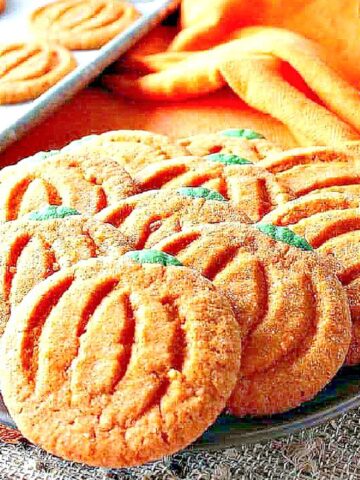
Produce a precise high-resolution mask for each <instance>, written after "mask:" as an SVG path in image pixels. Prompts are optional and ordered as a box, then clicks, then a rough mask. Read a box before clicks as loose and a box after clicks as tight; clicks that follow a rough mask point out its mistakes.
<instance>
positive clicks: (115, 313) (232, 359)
mask: <svg viewBox="0 0 360 480" xmlns="http://www.w3.org/2000/svg"><path fill="white" fill-rule="evenodd" d="M154 257H155V258H154ZM174 260H175V259H174ZM154 261H159V262H160V263H161V265H154V264H148V263H146V262H150V263H153V262H154ZM138 262H140V263H138ZM144 262H145V263H144ZM178 263H179V262H176V261H171V260H169V258H163V256H162V254H161V252H155V254H154V252H151V251H150V252H149V251H147V252H145V254H143V255H139V252H135V254H134V253H133V254H132V256H131V257H128V258H124V257H123V259H120V260H118V261H114V260H113V259H110V258H108V259H107V258H103V259H95V260H87V261H84V262H80V263H78V264H77V265H76V266H75V267H72V268H69V269H65V270H63V271H61V272H58V273H57V274H55V275H53V276H52V277H50V278H49V279H47V280H45V281H44V282H42V283H41V284H39V285H37V286H36V287H35V288H34V289H33V290H32V291H31V292H30V293H29V294H28V295H27V296H26V297H25V299H24V300H23V302H22V303H21V304H20V305H19V306H18V307H17V309H16V311H15V313H14V315H13V316H12V317H11V319H10V321H9V323H8V326H7V329H6V331H5V334H4V336H3V339H2V351H1V354H2V356H1V367H0V368H1V382H2V394H3V397H4V401H5V403H6V405H7V407H8V409H9V411H10V414H11V416H12V418H13V419H14V421H15V422H16V424H17V426H18V427H19V429H20V431H21V432H22V434H23V435H24V436H25V437H27V438H28V439H29V440H31V441H32V442H34V443H36V444H39V445H40V446H41V447H43V448H44V449H45V450H47V451H49V452H52V453H54V454H55V455H58V456H60V457H64V458H67V459H69V460H75V461H80V462H85V463H87V464H90V465H100V466H105V467H120V466H131V465H138V464H141V463H145V462H148V461H150V460H154V459H157V458H160V457H161V456H163V455H167V454H170V453H173V452H175V451H177V450H179V449H181V448H183V447H185V446H186V445H188V444H189V443H191V442H192V441H194V440H195V439H196V438H197V437H198V436H200V435H201V434H202V433H203V431H204V430H205V429H206V428H207V427H209V426H210V424H211V423H212V422H214V421H215V419H216V417H217V416H218V415H219V414H220V413H221V411H222V410H223V408H224V407H225V404H226V401H227V399H228V397H229V396H230V394H231V391H232V389H233V388H234V385H235V383H236V377H237V374H238V370H239V359H240V351H241V339H240V331H239V327H238V324H237V322H236V320H235V318H234V315H233V313H232V310H231V307H230V304H229V302H228V301H227V300H226V298H225V297H224V296H223V295H221V294H220V293H219V292H218V291H217V290H216V288H215V287H214V286H213V285H212V284H211V282H209V281H208V280H206V279H205V278H203V277H202V276H201V275H200V274H198V273H197V272H196V271H195V270H192V269H187V268H184V267H182V266H173V265H178ZM163 265H167V266H163Z"/></svg>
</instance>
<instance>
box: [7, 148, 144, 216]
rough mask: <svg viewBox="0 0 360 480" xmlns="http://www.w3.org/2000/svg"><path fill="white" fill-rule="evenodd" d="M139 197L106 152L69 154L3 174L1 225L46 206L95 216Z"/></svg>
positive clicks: (124, 174) (128, 177) (16, 166)
mask: <svg viewBox="0 0 360 480" xmlns="http://www.w3.org/2000/svg"><path fill="white" fill-rule="evenodd" d="M136 193H138V189H137V188H136V186H135V184H134V182H133V180H132V178H131V177H130V175H129V174H128V173H127V172H126V171H125V170H124V169H123V168H122V167H121V166H120V165H119V164H118V163H117V162H115V161H114V160H112V159H111V158H110V157H109V156H107V155H106V154H105V153H104V152H95V153H92V154H89V153H88V152H84V153H77V154H75V153H67V154H59V155H54V156H51V157H49V158H47V159H45V160H41V161H38V162H34V163H33V164H32V163H31V160H29V161H26V164H24V165H14V166H10V167H7V168H4V169H3V170H2V171H1V172H0V221H8V220H15V219H17V218H19V217H21V216H23V215H26V214H27V213H29V212H31V211H32V210H37V209H38V208H41V207H42V206H43V205H47V204H50V205H66V206H69V207H73V208H75V209H77V210H78V211H79V212H81V213H83V214H88V215H94V214H95V213H97V212H99V211H100V210H102V209H103V208H105V207H107V206H108V205H111V204H113V203H117V202H118V201H119V200H121V199H122V198H126V197H127V196H130V195H134V194H136Z"/></svg>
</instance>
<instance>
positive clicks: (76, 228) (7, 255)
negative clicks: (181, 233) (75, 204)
mask: <svg viewBox="0 0 360 480" xmlns="http://www.w3.org/2000/svg"><path fill="white" fill-rule="evenodd" d="M32 219H33V220H32ZM128 250H130V246H129V244H128V243H127V240H126V238H125V237H124V236H123V235H122V234H121V232H119V231H118V230H116V229H115V228H113V227H112V226H111V225H106V224H103V223H101V222H99V221H96V220H94V219H91V218H88V217H85V216H82V215H78V214H77V215H76V214H74V212H73V211H72V210H71V209H67V215H66V210H65V209H64V207H58V215H57V216H56V214H55V213H54V209H52V208H50V209H47V210H45V209H44V210H42V211H40V212H34V213H33V214H31V215H30V216H29V219H21V220H15V221H14V222H6V223H3V224H1V225H0V276H1V278H2V281H1V288H0V336H1V335H2V333H3V331H4V328H5V325H6V323H7V321H8V319H9V316H10V313H11V310H12V309H13V307H14V306H16V305H17V304H18V303H20V302H21V300H22V299H23V298H24V296H25V295H26V294H27V293H28V292H29V291H30V290H31V288H33V287H34V286H35V285H37V284H38V283H39V282H41V281H42V280H43V279H45V278H47V277H48V276H49V275H52V274H53V273H54V272H56V271H57V270H60V269H62V268H65V267H69V266H71V265H74V264H75V263H77V262H79V261H80V260H86V259H88V258H93V257H99V256H107V255H112V256H119V255H122V254H123V253H125V252H127V251H128Z"/></svg>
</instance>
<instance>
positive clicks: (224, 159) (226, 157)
mask: <svg viewBox="0 0 360 480" xmlns="http://www.w3.org/2000/svg"><path fill="white" fill-rule="evenodd" d="M204 158H205V159H206V160H210V161H211V162H219V163H223V164H224V165H248V164H252V162H250V160H247V159H246V158H243V157H238V156H237V155H233V154H231V153H211V154H210V155H206V156H205V157H204Z"/></svg>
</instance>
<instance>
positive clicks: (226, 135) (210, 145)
mask: <svg viewBox="0 0 360 480" xmlns="http://www.w3.org/2000/svg"><path fill="white" fill-rule="evenodd" d="M178 143H179V145H181V146H183V147H185V148H186V149H187V150H188V151H189V153H190V154H191V155H196V156H199V157H203V156H205V155H209V154H211V153H230V154H234V155H237V156H238V157H243V158H245V159H247V160H250V162H252V163H256V162H258V161H260V160H262V159H264V158H265V157H267V156H268V155H270V154H272V153H277V152H281V151H282V149H281V148H280V147H278V146H277V145H275V144H274V143H272V142H270V141H269V140H266V138H265V137H264V136H263V135H262V134H261V133H258V132H255V131H254V130H250V129H248V128H230V129H227V130H223V131H221V132H218V133H203V134H199V135H193V136H191V137H187V138H181V139H180V140H178Z"/></svg>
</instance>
